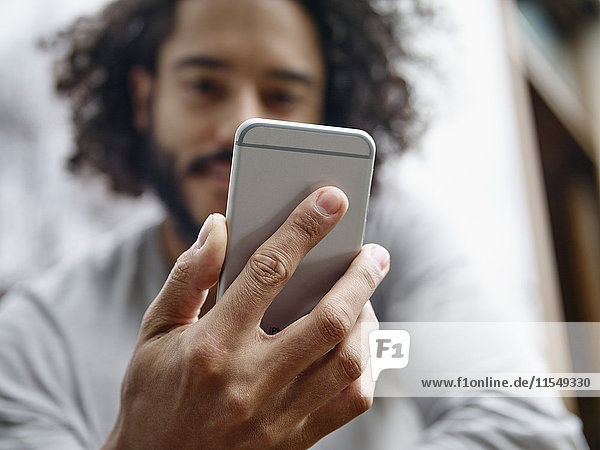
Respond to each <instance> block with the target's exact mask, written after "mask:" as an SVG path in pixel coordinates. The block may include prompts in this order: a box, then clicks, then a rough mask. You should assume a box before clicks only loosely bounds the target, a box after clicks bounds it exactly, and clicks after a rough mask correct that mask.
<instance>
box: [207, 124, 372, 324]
mask: <svg viewBox="0 0 600 450" xmlns="http://www.w3.org/2000/svg"><path fill="white" fill-rule="evenodd" d="M374 161H375V143H374V141H373V139H372V138H371V136H369V134H368V133H366V132H364V131H362V130H354V129H348V128H338V127H328V126H322V125H309V124H302V123H294V122H283V121H276V120H267V119H250V120H247V121H245V122H244V123H242V124H241V125H240V127H239V128H238V130H237V132H236V135H235V143H234V148H233V161H232V166H231V178H230V181H229V193H228V198H227V213H226V216H227V228H228V242H227V253H226V256H225V262H224V265H223V269H222V272H221V278H220V280H219V289H218V294H217V299H218V298H220V297H221V296H222V295H223V293H224V292H225V290H226V289H227V288H228V287H229V285H230V284H231V283H232V282H233V280H235V278H236V277H237V276H238V275H239V273H240V272H241V270H242V269H243V267H244V266H245V264H246V262H247V261H248V259H249V258H250V256H251V255H252V253H254V251H255V250H256V249H257V248H258V247H259V246H260V245H261V244H262V243H263V242H265V241H266V240H267V239H268V238H269V236H271V235H272V234H273V233H274V232H275V231H276V230H277V229H278V228H279V226H280V225H281V224H283V222H284V221H285V220H286V219H287V217H288V215H289V214H290V213H291V212H292V211H293V210H294V208H296V206H298V204H299V203H300V202H301V201H302V200H304V198H306V197H307V196H308V195H309V194H310V193H311V192H313V191H314V190H316V189H318V188H319V187H322V186H328V185H332V186H336V187H338V188H340V189H341V190H342V191H344V193H345V194H346V196H347V197H348V200H349V207H348V211H347V212H346V215H345V216H344V217H343V218H342V220H341V221H340V222H339V223H338V225H337V226H336V227H335V228H334V229H333V231H331V232H330V233H329V234H328V235H327V236H326V237H325V238H324V239H323V240H322V241H321V242H319V244H317V245H316V246H315V247H314V248H313V249H312V250H311V251H310V252H309V253H308V255H306V257H305V258H304V259H303V260H302V262H301V264H300V266H299V267H298V268H297V270H296V272H295V273H294V275H293V276H292V278H291V279H290V281H289V282H288V283H287V285H286V286H285V287H284V289H283V290H282V291H281V292H280V293H279V295H277V297H276V298H275V299H274V300H273V303H272V304H271V306H270V307H269V308H268V310H267V311H266V313H265V315H264V317H263V320H262V323H261V327H262V328H263V329H264V330H265V331H266V332H267V333H269V334H275V333H277V332H278V331H280V330H281V329H283V328H284V327H286V326H287V325H289V324H290V323H292V322H294V321H295V320H296V319H298V318H299V317H301V316H303V315H305V314H307V313H308V312H310V311H311V309H312V308H313V307H314V306H315V305H316V304H317V303H318V302H319V300H320V299H321V298H322V297H323V295H325V294H326V293H327V292H328V291H329V290H330V289H331V287H332V286H333V285H334V284H335V282H336V281H337V280H338V279H339V278H340V277H341V276H342V274H343V273H344V272H345V271H346V269H347V268H348V266H349V265H350V263H351V262H352V260H353V258H354V257H355V256H356V255H357V254H358V252H359V250H360V248H361V246H362V241H363V234H364V229H365V221H366V215H367V208H368V202H369V193H370V189H371V180H372V175H373V163H374Z"/></svg>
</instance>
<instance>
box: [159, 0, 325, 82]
mask: <svg viewBox="0 0 600 450" xmlns="http://www.w3.org/2000/svg"><path fill="white" fill-rule="evenodd" d="M197 54H201V55H205V56H211V57H218V58H220V59H226V60H228V61H233V62H234V63H236V64H239V65H242V66H244V65H245V66H253V65H254V66H255V65H270V66H285V67H286V68H288V67H289V68H296V69H299V70H304V71H311V72H314V71H322V56H321V48H320V42H319V38H318V33H317V30H316V27H315V25H314V23H313V21H312V19H311V18H310V17H309V15H308V14H307V13H306V12H305V11H304V9H303V8H302V6H301V5H300V4H299V3H298V2H297V1H296V0H180V1H179V2H178V4H177V7H176V10H175V18H174V28H173V32H172V34H171V36H170V37H169V38H168V39H167V41H166V42H165V44H164V45H163V47H162V49H161V54H160V55H159V58H161V59H166V60H167V62H168V61H169V60H170V61H172V62H175V61H176V60H177V59H179V58H184V57H190V56H194V55H197ZM271 68H279V67H271Z"/></svg>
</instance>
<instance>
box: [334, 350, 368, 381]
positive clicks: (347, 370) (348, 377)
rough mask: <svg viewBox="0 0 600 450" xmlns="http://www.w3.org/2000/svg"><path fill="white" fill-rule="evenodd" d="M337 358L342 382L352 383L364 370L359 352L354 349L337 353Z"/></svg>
mask: <svg viewBox="0 0 600 450" xmlns="http://www.w3.org/2000/svg"><path fill="white" fill-rule="evenodd" d="M338 358H339V364H340V366H341V370H342V376H343V378H344V381H349V382H352V381H354V380H357V379H358V378H359V377H360V376H361V375H362V373H363V371H364V369H365V368H364V364H363V358H362V356H361V354H360V353H359V352H357V351H356V350H354V349H346V350H344V351H342V352H340V353H339V355H338Z"/></svg>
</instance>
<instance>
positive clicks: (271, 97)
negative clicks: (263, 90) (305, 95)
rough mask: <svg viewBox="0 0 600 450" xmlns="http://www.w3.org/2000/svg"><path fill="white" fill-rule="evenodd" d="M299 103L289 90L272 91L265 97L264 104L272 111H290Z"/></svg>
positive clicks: (296, 96) (297, 98)
mask: <svg viewBox="0 0 600 450" xmlns="http://www.w3.org/2000/svg"><path fill="white" fill-rule="evenodd" d="M299 101H300V99H299V97H298V95H296V93H294V92H293V91H290V90H274V91H271V92H268V93H267V95H266V102H267V104H268V105H269V107H271V108H273V109H291V108H293V107H294V106H295V105H296V104H297V103H298V102H299Z"/></svg>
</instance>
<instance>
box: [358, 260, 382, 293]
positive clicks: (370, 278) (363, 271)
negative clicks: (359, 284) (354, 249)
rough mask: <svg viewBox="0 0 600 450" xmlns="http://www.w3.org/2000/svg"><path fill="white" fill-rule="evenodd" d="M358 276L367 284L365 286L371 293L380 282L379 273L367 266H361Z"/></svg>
mask: <svg viewBox="0 0 600 450" xmlns="http://www.w3.org/2000/svg"><path fill="white" fill-rule="evenodd" d="M359 275H360V277H361V278H362V279H363V280H364V281H365V282H366V283H367V286H368V287H369V289H370V290H371V291H374V290H375V289H376V288H377V286H378V285H379V282H380V281H381V277H380V275H379V272H376V271H375V269H373V268H370V267H367V266H361V268H360V271H359Z"/></svg>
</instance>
